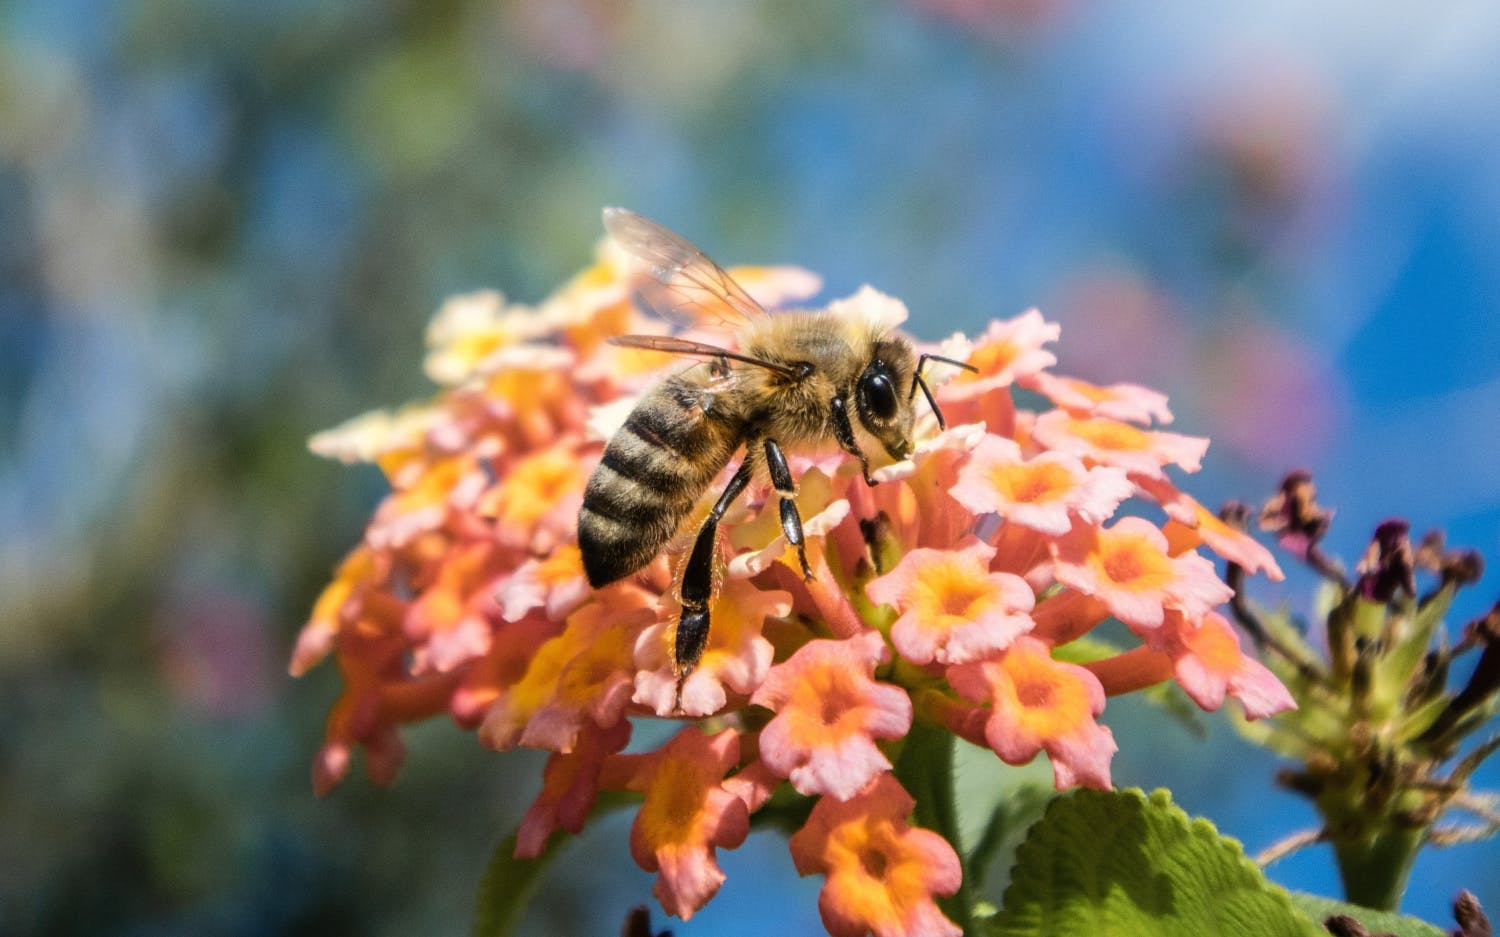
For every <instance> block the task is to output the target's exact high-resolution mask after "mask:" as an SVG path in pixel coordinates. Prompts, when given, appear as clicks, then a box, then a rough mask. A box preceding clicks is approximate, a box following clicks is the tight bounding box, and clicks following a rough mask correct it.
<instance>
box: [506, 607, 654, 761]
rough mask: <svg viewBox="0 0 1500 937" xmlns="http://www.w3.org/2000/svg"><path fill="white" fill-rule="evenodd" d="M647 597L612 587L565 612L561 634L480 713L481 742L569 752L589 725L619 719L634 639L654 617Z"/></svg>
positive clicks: (630, 679)
mask: <svg viewBox="0 0 1500 937" xmlns="http://www.w3.org/2000/svg"><path fill="white" fill-rule="evenodd" d="M649 601H650V600H649V599H648V597H647V596H646V595H644V594H643V593H642V592H641V591H640V590H639V589H636V588H634V587H632V586H630V585H626V584H616V585H614V586H611V587H609V589H608V594H607V596H606V595H604V594H601V595H600V598H599V600H597V601H595V602H592V603H590V604H588V605H585V606H583V607H582V608H580V609H579V610H578V611H576V612H574V613H573V614H572V615H569V616H568V622H567V625H566V627H565V628H564V629H563V632H562V634H560V635H558V636H557V637H555V638H552V639H551V640H549V641H547V642H546V643H545V644H543V645H542V646H541V647H540V648H539V649H538V650H537V652H536V654H535V655H534V656H533V657H532V658H531V665H530V666H529V667H528V668H527V670H526V676H524V677H522V678H521V680H520V681H519V682H517V683H516V684H515V685H514V686H512V687H510V689H509V692H507V693H505V694H504V695H502V696H501V697H500V698H499V699H498V700H496V702H495V704H494V707H493V708H492V709H491V710H490V711H489V713H488V714H487V715H486V716H485V718H484V723H483V725H481V726H480V730H479V731H480V735H481V736H482V737H483V738H484V740H485V741H486V742H487V743H488V744H489V745H490V746H492V747H494V748H500V749H505V748H511V747H513V746H515V745H518V744H519V745H526V746H530V747H533V748H545V749H548V750H549V751H555V752H570V751H572V750H573V747H574V745H576V744H577V741H578V736H579V733H580V732H582V731H583V730H584V728H585V727H587V726H588V724H589V723H593V724H595V725H598V726H600V727H602V728H608V727H609V726H612V725H614V724H615V723H616V722H618V721H620V719H622V718H624V715H625V707H626V706H627V705H628V704H629V703H630V695H631V690H632V688H633V686H634V683H635V661H634V652H633V649H634V647H635V641H636V637H637V636H638V635H639V634H640V632H641V630H642V629H643V628H644V627H645V626H646V625H647V624H648V623H649V622H650V621H651V619H652V618H653V617H654V615H653V613H652V611H651V608H650V606H649Z"/></svg>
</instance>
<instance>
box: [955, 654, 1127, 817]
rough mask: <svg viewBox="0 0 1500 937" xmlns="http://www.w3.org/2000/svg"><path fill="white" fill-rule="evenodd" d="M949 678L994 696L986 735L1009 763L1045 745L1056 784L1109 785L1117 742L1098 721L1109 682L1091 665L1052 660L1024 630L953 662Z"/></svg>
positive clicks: (980, 696)
mask: <svg viewBox="0 0 1500 937" xmlns="http://www.w3.org/2000/svg"><path fill="white" fill-rule="evenodd" d="M948 682H949V683H951V684H953V687H954V689H956V690H958V691H959V692H960V693H962V694H963V695H964V696H965V697H966V698H968V699H971V700H977V701H981V702H983V701H987V702H989V704H990V711H989V717H988V719H987V720H986V721H985V725H984V737H985V740H986V741H987V742H988V743H989V746H990V748H992V749H994V750H995V754H997V755H999V756H1000V758H1001V760H1003V761H1005V762H1006V763H1007V764H1012V765H1022V764H1026V763H1027V762H1028V761H1030V760H1031V759H1032V758H1034V757H1036V754H1037V752H1040V751H1045V752H1046V753H1047V757H1049V758H1050V759H1051V760H1052V773H1053V777H1054V779H1055V780H1056V783H1057V789H1058V790H1066V789H1067V788H1070V787H1073V786H1074V785H1079V784H1082V785H1084V786H1087V787H1095V788H1099V789H1100V790H1109V789H1110V786H1111V785H1110V780H1109V762H1110V758H1111V756H1113V755H1114V753H1115V751H1116V750H1117V746H1116V745H1115V741H1114V736H1113V735H1112V734H1111V733H1110V731H1109V729H1108V728H1106V727H1104V726H1101V725H1099V724H1098V723H1097V722H1096V721H1095V720H1096V719H1097V718H1098V716H1099V714H1100V713H1102V712H1103V711H1104V689H1103V687H1101V686H1100V685H1099V681H1098V680H1097V679H1096V678H1095V677H1094V675H1093V674H1092V673H1089V671H1088V670H1086V669H1084V668H1083V667H1079V666H1077V665H1076V664H1065V663H1062V662H1060V661H1055V660H1053V659H1052V655H1051V654H1050V653H1049V651H1048V648H1047V645H1045V644H1043V643H1042V642H1041V641H1038V640H1036V639H1035V638H1031V637H1024V636H1023V637H1020V638H1017V639H1016V641H1015V643H1014V644H1012V645H1011V646H1010V648H1009V649H1008V650H1006V651H1004V652H1003V653H1002V654H1001V655H1000V656H999V657H998V658H995V659H993V660H985V661H977V662H975V663H971V664H959V665H957V666H954V667H949V668H948Z"/></svg>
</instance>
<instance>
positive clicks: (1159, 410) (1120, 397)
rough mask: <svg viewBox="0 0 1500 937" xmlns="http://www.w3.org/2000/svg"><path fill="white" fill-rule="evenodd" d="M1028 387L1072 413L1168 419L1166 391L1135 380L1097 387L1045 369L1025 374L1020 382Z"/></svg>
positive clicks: (1147, 420) (1140, 420) (1147, 423)
mask: <svg viewBox="0 0 1500 937" xmlns="http://www.w3.org/2000/svg"><path fill="white" fill-rule="evenodd" d="M1020 383H1021V384H1022V385H1023V386H1024V387H1026V388H1027V389H1028V390H1034V391H1036V392H1037V393H1039V394H1043V395H1045V396H1046V397H1047V398H1048V399H1050V400H1051V401H1052V402H1053V403H1055V404H1057V405H1058V406H1059V407H1061V408H1063V409H1064V410H1066V411H1068V412H1069V413H1071V414H1073V415H1074V416H1080V417H1083V416H1099V417H1104V418H1105V419H1109V420H1123V421H1125V422H1127V423H1139V424H1141V425H1142V426H1150V425H1151V423H1152V421H1153V420H1154V421H1156V422H1158V423H1170V422H1172V411H1171V410H1169V409H1167V395H1166V394H1163V393H1160V392H1158V391H1154V390H1151V389H1149V388H1146V387H1142V386H1141V385H1139V384H1111V385H1109V386H1108V387H1100V386H1099V385H1098V384H1090V383H1089V382H1088V381H1081V380H1079V379H1078V378H1076V377H1061V376H1059V375H1056V374H1053V373H1051V372H1049V371H1038V372H1036V373H1035V374H1029V375H1027V376H1026V377H1025V378H1023V379H1022V380H1021V382H1020Z"/></svg>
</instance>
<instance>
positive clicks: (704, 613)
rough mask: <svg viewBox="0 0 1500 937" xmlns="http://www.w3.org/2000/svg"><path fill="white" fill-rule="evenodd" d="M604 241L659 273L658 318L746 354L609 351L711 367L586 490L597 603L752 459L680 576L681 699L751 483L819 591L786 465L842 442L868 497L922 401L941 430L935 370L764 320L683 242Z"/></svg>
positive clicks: (671, 386)
mask: <svg viewBox="0 0 1500 937" xmlns="http://www.w3.org/2000/svg"><path fill="white" fill-rule="evenodd" d="M604 227H605V229H606V230H607V231H608V232H609V234H610V235H611V236H612V237H613V238H614V240H615V241H616V242H617V243H618V244H619V245H620V247H622V248H623V249H624V250H625V251H626V252H627V253H629V254H631V255H632V256H634V257H635V258H636V259H638V260H640V261H642V262H643V263H644V264H645V265H647V266H648V267H649V268H650V272H651V279H650V281H648V282H651V283H653V284H654V286H655V287H656V288H657V292H658V294H659V295H658V296H657V297H656V298H657V299H658V303H657V305H663V306H664V307H665V308H662V309H661V310H660V311H662V312H666V313H671V312H672V311H674V310H675V311H678V312H687V313H692V312H695V311H696V312H698V313H702V312H703V311H705V310H711V311H714V312H716V313H717V315H718V316H719V317H720V318H721V319H722V320H723V321H724V324H725V325H727V326H729V327H731V328H733V329H734V331H735V332H736V333H737V341H736V343H735V345H736V348H737V350H735V351H731V350H728V349H725V348H719V347H715V346H713V345H708V344H703V343H701V342H696V341H689V340H687V339H683V338H676V337H671V336H663V335H622V336H616V337H614V338H611V339H610V341H611V342H612V343H613V344H615V345H621V346H624V347H627V348H644V349H650V350H653V351H661V352H667V353H671V354H677V355H685V356H689V357H699V358H705V359H707V361H706V362H703V363H700V364H698V365H695V366H693V367H690V368H688V369H686V370H684V371H682V372H680V373H678V374H674V375H672V376H671V377H668V378H666V379H665V380H663V381H661V382H660V383H658V384H657V385H655V386H654V387H653V388H651V389H650V390H649V391H647V392H646V394H645V395H644V396H642V397H641V399H640V402H639V403H637V404H636V406H635V409H633V410H632V411H631V412H630V415H629V417H627V418H626V420H625V423H624V425H623V426H622V427H621V428H620V429H619V430H618V431H617V432H616V433H615V434H614V436H613V438H611V439H610V441H609V444H608V445H607V446H606V447H605V449H604V454H603V456H602V457H601V459H600V460H599V465H598V467H597V468H595V469H594V472H593V474H592V476H590V478H589V481H588V486H587V488H586V489H585V490H584V495H583V506H582V507H581V508H580V509H579V512H578V546H579V549H580V550H581V551H582V554H583V567H584V571H585V573H586V574H587V576H588V580H589V583H590V585H592V586H594V587H595V588H598V587H600V586H603V585H606V584H608V583H611V582H614V581H616V580H618V579H621V578H624V577H625V576H628V575H630V574H631V573H634V572H635V571H637V570H638V569H640V568H641V567H643V566H645V565H646V564H647V563H649V562H650V561H651V560H652V559H653V558H654V557H655V556H656V554H657V553H658V552H660V551H661V549H662V548H663V547H664V546H665V545H666V544H667V543H668V541H670V540H671V539H672V538H673V537H674V536H676V534H677V533H678V530H679V528H680V527H681V526H682V524H683V521H684V520H685V519H686V518H687V517H688V515H689V514H690V513H692V510H693V506H694V505H695V504H696V503H697V502H698V499H699V498H700V497H701V496H702V495H703V493H704V491H706V490H707V489H708V486H709V485H710V484H711V483H712V482H713V481H714V479H716V478H717V477H718V476H719V474H720V473H721V472H722V471H723V470H724V468H725V467H726V466H727V465H728V464H729V463H730V460H731V459H732V458H733V457H734V456H735V455H736V453H738V452H739V451H740V449H741V447H743V449H744V453H745V454H744V457H743V458H742V459H741V461H740V463H739V467H738V468H737V469H736V470H735V472H734V474H733V476H732V477H731V478H730V480H729V483H728V485H726V486H725V488H724V490H723V492H722V493H721V494H720V495H719V498H718V500H717V501H716V502H715V503H714V505H713V507H712V508H711V509H710V510H709V512H708V515H707V516H706V517H705V518H704V519H703V521H702V523H701V524H700V525H699V526H698V532H697V535H696V537H695V539H694V540H693V545H692V548H691V550H689V552H688V554H687V557H686V559H685V561H683V562H682V563H681V564H680V566H679V578H678V583H679V585H678V590H677V591H678V598H680V599H681V602H682V612H681V616H680V618H679V619H678V624H677V633H676V638H675V644H674V647H673V666H674V670H675V671H676V674H677V681H678V691H679V693H680V692H681V687H682V681H683V680H684V679H685V678H686V677H687V675H688V673H689V672H691V671H692V669H693V667H695V666H696V665H697V663H698V661H699V659H700V658H701V657H702V655H703V648H704V646H705V644H706V643H707V641H708V631H709V606H710V604H711V602H712V600H713V596H714V592H715V589H716V586H717V584H718V579H719V575H718V570H717V568H716V555H717V537H718V529H719V522H720V520H721V519H722V518H723V517H724V513H725V512H726V511H727V510H728V509H729V507H730V505H731V504H732V503H733V502H734V500H735V499H736V498H737V497H739V495H740V494H741V493H742V492H743V491H744V490H745V487H746V486H747V485H749V483H750V482H751V481H752V480H754V479H767V478H768V479H769V480H770V482H771V485H772V487H773V488H774V489H775V491H776V494H777V495H778V496H779V497H780V513H781V529H782V532H783V533H784V534H785V535H786V540H787V543H789V544H791V545H792V546H793V547H795V548H796V550H797V558H798V560H799V561H800V564H801V567H802V575H803V577H804V579H811V578H812V575H813V574H812V569H811V567H810V566H809V565H808V562H807V552H806V545H805V543H804V539H803V533H802V518H801V516H800V515H799V514H798V511H797V505H796V502H795V501H793V500H792V499H793V496H794V495H795V493H796V485H795V483H794V482H793V479H792V474H791V471H790V469H788V467H787V459H786V452H787V450H789V449H792V450H795V449H803V448H808V447H814V446H817V445H819V444H821V443H825V442H828V441H830V440H831V441H833V442H836V443H837V444H838V445H839V446H840V447H841V448H842V449H843V450H844V451H845V452H847V453H849V454H850V455H852V456H854V457H855V458H857V459H858V460H859V464H860V467H861V469H862V471H863V472H864V478H865V483H866V484H868V485H874V484H875V483H876V481H875V479H873V478H872V477H871V476H870V464H869V459H868V457H867V455H866V452H865V449H864V448H863V447H862V445H861V439H862V438H864V439H866V440H873V441H874V442H875V443H876V444H878V445H879V446H880V447H881V448H882V449H884V450H885V452H886V453H887V454H888V455H889V456H890V457H891V458H892V459H896V460H900V459H903V458H905V457H906V456H907V455H909V454H910V453H911V451H912V438H911V433H912V424H913V421H914V419H915V412H916V408H915V406H914V402H915V398H916V392H917V389H918V388H921V390H922V393H923V396H925V397H926V399H927V402H928V404H929V405H930V406H931V407H932V411H933V414H934V415H935V416H936V417H937V421H938V424H939V426H941V425H942V424H943V417H942V413H941V411H940V410H938V406H937V402H936V401H935V400H933V397H932V391H931V389H930V388H929V387H928V384H927V381H926V380H925V379H924V378H923V376H922V369H923V366H924V365H925V364H926V363H927V362H928V361H930V360H931V361H942V362H945V363H947V364H951V365H956V366H958V367H961V368H966V369H968V370H971V371H972V370H975V369H974V368H973V367H971V366H970V365H967V364H964V363H963V362H960V361H954V360H952V359H949V358H943V357H941V356H938V355H931V354H923V355H918V354H917V353H916V351H915V350H914V349H913V348H912V345H911V342H910V341H908V340H907V339H906V338H905V337H904V336H901V335H899V334H896V333H894V332H887V331H883V330H881V329H878V328H875V327H873V326H871V325H870V324H869V323H866V322H857V321H853V320H851V319H849V318H848V317H843V316H836V315H833V314H831V313H828V312H824V311H815V310H794V311H786V312H780V313H777V314H775V315H772V314H770V313H768V312H767V311H766V310H765V309H764V308H762V307H761V305H760V304H759V303H757V302H756V301H755V300H754V299H752V298H751V297H750V294H749V293H747V292H745V290H744V289H743V288H742V287H741V286H740V285H739V284H738V283H736V282H735V281H734V280H733V279H732V278H731V277H730V276H729V274H728V273H726V272H725V271H724V270H723V268H721V267H720V266H719V265H718V264H716V263H714V262H713V261H712V260H710V259H709V258H708V256H707V255H705V254H704V253H703V252H702V251H701V250H699V249H698V248H696V247H694V246H693V245H692V244H690V243H688V242H687V241H686V240H685V239H683V238H682V237H680V236H679V235H677V234H674V233H673V232H671V231H669V230H667V229H666V228H664V227H662V226H661V225H659V224H657V223H656V222H654V221H650V220H648V219H646V218H643V217H641V216H640V215H637V214H635V213H633V212H629V211H626V210H624V209H620V208H606V209H605V210H604Z"/></svg>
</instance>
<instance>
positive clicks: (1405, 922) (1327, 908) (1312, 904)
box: [1292, 892, 1448, 937]
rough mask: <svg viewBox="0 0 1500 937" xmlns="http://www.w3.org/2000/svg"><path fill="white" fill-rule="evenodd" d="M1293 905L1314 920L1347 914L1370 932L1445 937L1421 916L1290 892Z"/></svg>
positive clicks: (1420, 936) (1324, 919)
mask: <svg viewBox="0 0 1500 937" xmlns="http://www.w3.org/2000/svg"><path fill="white" fill-rule="evenodd" d="M1292 904H1294V905H1296V906H1297V907H1298V908H1299V909H1301V911H1302V913H1303V914H1306V915H1307V916H1308V917H1310V918H1312V919H1313V920H1314V921H1320V922H1321V921H1326V920H1327V919H1328V918H1330V917H1333V916H1334V915H1336V914H1347V915H1349V916H1350V917H1352V918H1354V919H1355V920H1356V921H1359V923H1361V924H1363V925H1364V926H1365V929H1366V930H1368V931H1369V932H1370V933H1372V934H1395V935H1396V937H1448V932H1447V931H1445V930H1443V929H1442V928H1441V927H1434V926H1433V925H1431V924H1428V923H1427V922H1426V921H1424V920H1422V919H1420V918H1414V917H1407V916H1406V915H1404V914H1392V913H1391V912H1389V911H1374V910H1371V909H1370V908H1365V907H1361V906H1359V905H1357V904H1348V903H1346V902H1343V901H1334V900H1333V899H1332V898H1324V897H1323V896H1321V895H1309V894H1305V893H1303V892H1292Z"/></svg>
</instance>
